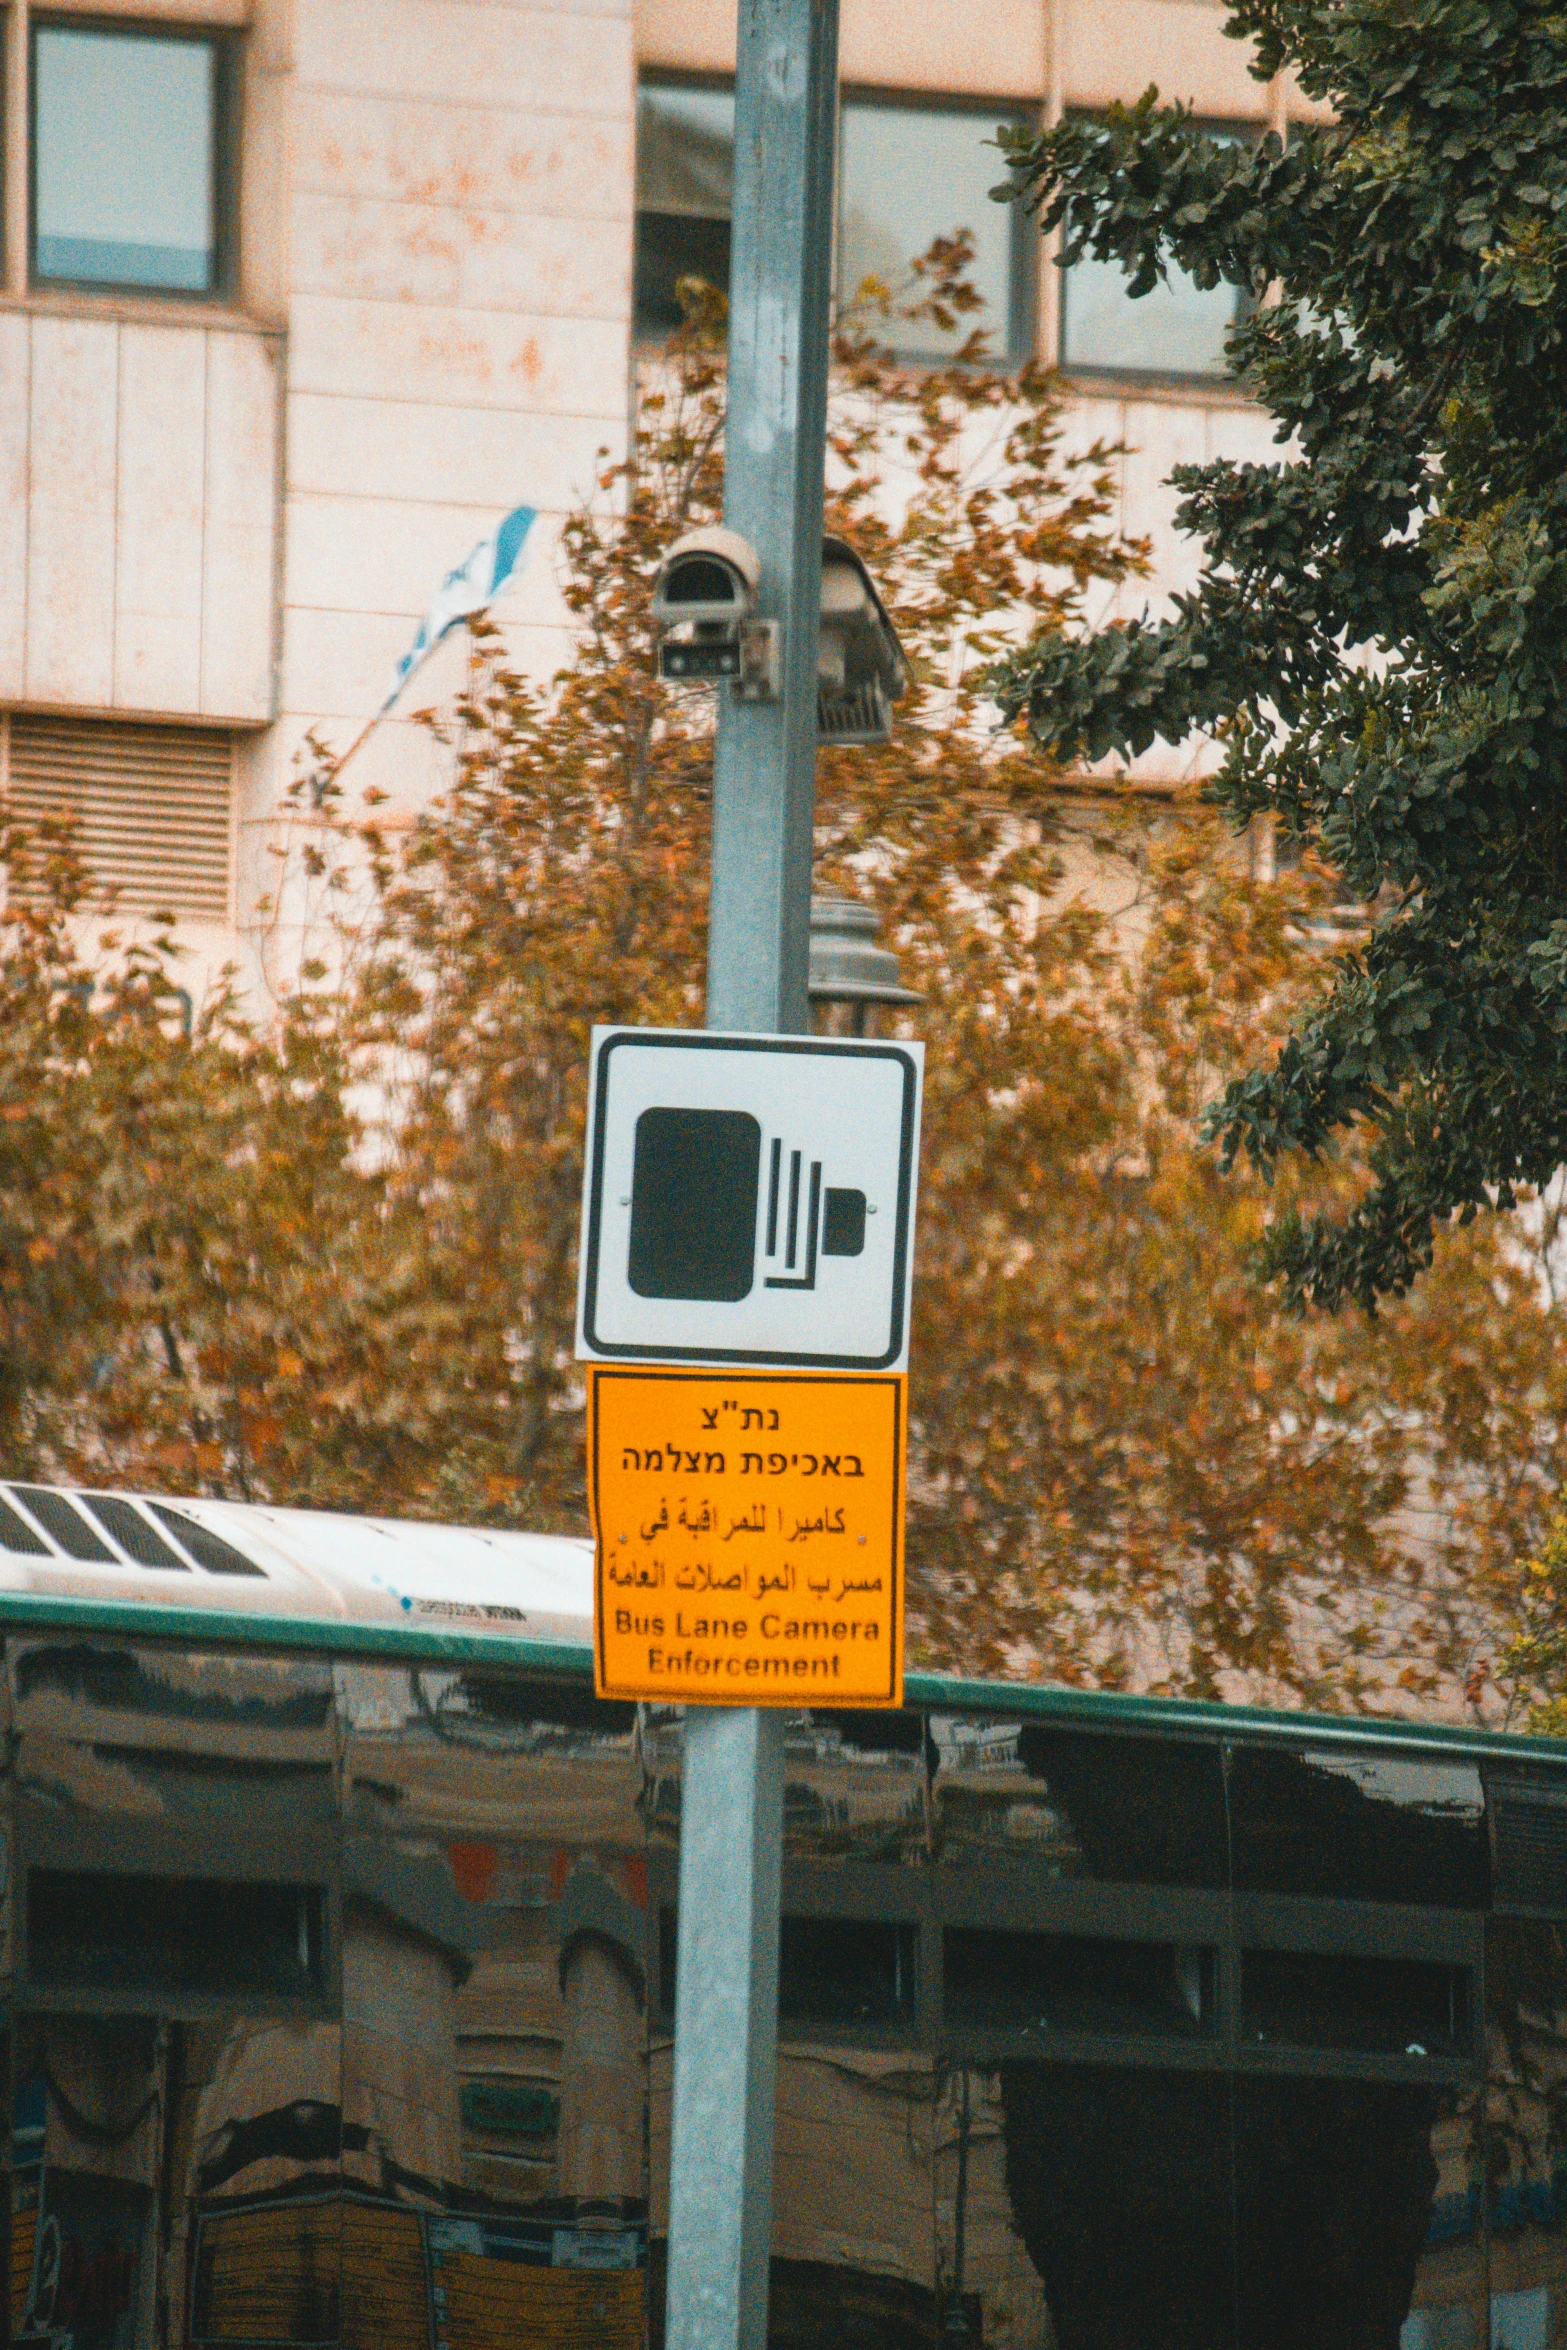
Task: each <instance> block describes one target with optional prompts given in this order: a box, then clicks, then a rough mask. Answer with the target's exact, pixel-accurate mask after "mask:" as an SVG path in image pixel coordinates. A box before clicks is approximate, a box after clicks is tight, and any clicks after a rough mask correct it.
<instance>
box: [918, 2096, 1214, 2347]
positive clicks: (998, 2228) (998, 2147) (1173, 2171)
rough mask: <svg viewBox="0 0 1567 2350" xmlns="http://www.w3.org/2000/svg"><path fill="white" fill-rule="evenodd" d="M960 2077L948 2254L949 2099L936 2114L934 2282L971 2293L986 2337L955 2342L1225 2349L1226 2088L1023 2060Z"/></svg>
mask: <svg viewBox="0 0 1567 2350" xmlns="http://www.w3.org/2000/svg"><path fill="white" fill-rule="evenodd" d="M969 2079H970V2083H971V2086H970V2089H969V2091H968V2098H969V2103H968V2117H969V2129H970V2132H971V2136H970V2141H969V2153H968V2184H967V2197H968V2202H969V2207H970V2216H969V2217H968V2219H967V2220H966V2223H965V2228H964V2235H963V2244H962V2250H961V2257H960V2254H959V2243H958V2229H957V2216H956V2215H957V2210H958V2208H959V2207H960V2206H959V2199H958V2197H957V2184H958V2174H959V2162H958V2142H955V2133H956V2131H957V2129H958V2128H959V2126H960V2124H961V2118H962V2110H963V2109H962V2105H961V2102H960V2103H959V2106H958V2109H957V2112H956V2114H954V2113H953V2112H952V2109H951V2106H950V2104H949V2105H948V2107H947V2108H946V2109H945V2114H944V2145H943V2157H942V2171H941V2178H942V2196H941V2202H940V2209H941V2211H942V2214H943V2222H942V2250H943V2259H944V2263H945V2267H946V2272H947V2275H948V2277H949V2279H951V2280H953V2284H954V2289H956V2286H957V2284H958V2283H959V2281H960V2282H961V2290H962V2293H963V2294H964V2295H968V2294H970V2293H974V2294H976V2295H977V2296H978V2298H979V2301H980V2305H981V2315H982V2322H983V2324H984V2326H985V2327H986V2328H988V2330H986V2331H984V2332H982V2333H981V2332H975V2331H973V2330H972V2329H971V2330H970V2332H969V2335H968V2339H969V2340H970V2341H971V2342H973V2343H974V2344H976V2345H977V2344H979V2343H980V2342H983V2343H984V2344H985V2345H986V2350H989V2345H990V2344H991V2342H992V2340H998V2341H999V2340H1007V2339H1009V2338H1010V2341H1011V2342H1012V2343H1013V2344H1015V2345H1016V2350H1047V2346H1048V2350H1233V2345H1234V2341H1235V2331H1234V2291H1235V2244H1234V2237H1233V2212H1232V2179H1231V2163H1230V2083H1229V2080H1228V2079H1227V2077H1226V2076H1225V2075H1224V2074H1223V2073H1219V2072H1177V2071H1167V2070H1165V2069H1164V2068H1162V2067H1159V2068H1155V2067H1153V2066H1146V2065H1088V2064H1049V2063H1035V2062H1022V2063H1006V2064H1001V2065H999V2066H997V2067H995V2068H994V2070H993V2071H989V2072H981V2073H975V2074H972V2075H970V2076H969ZM961 2094H962V2093H961V2091H960V2099H961ZM991 2131H994V2132H995V2133H996V2136H995V2137H994V2138H992V2137H991V2136H990V2134H989V2133H990V2132H991ZM1002 2193H1004V2196H1005V2213H1003V2210H1002V2208H1001V2200H1000V2198H1001V2195H1002ZM949 2197H950V2200H949ZM1019 2245H1021V2247H1022V2248H1023V2251H1024V2253H1025V2254H1026V2256H1027V2263H1028V2271H1029V2272H1031V2274H1029V2273H1025V2271H1024V2269H1023V2267H1022V2264H1021V2263H1020V2261H1019V2259H1018V2256H1017V2247H1018V2246H1019ZM1041 2301H1042V2302H1043V2306H1044V2311H1045V2313H1046V2318H1047V2320H1048V2322H1047V2323H1041V2320H1040V2316H1039V2305H1040V2302H1041ZM1003 2308H1004V2309H1005V2311H1006V2323H1007V2326H1008V2328H1009V2330H1010V2332H1009V2335H1008V2334H1003V2333H1002V2332H1001V2330H1000V2327H1001V2310H1002V2309H1003ZM959 2338H960V2339H962V2338H963V2337H961V2336H960V2337H959Z"/></svg>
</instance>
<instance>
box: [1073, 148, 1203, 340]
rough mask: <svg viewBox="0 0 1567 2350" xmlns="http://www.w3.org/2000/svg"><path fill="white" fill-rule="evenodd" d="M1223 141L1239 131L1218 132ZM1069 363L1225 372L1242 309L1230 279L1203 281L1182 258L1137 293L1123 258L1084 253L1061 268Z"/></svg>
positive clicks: (1168, 262) (1166, 263)
mask: <svg viewBox="0 0 1567 2350" xmlns="http://www.w3.org/2000/svg"><path fill="white" fill-rule="evenodd" d="M1212 135H1213V136H1214V137H1215V138H1216V139H1218V140H1220V141H1221V142H1228V141H1229V140H1232V139H1233V138H1234V135H1235V134H1234V133H1233V132H1230V133H1225V132H1222V131H1216V132H1214V133H1213V134H1212ZM1060 279H1061V329H1060V358H1061V365H1062V366H1063V367H1102V368H1105V369H1107V370H1111V371H1114V372H1116V373H1125V374H1136V375H1192V376H1222V375H1224V374H1225V373H1226V372H1227V370H1226V364H1225V356H1224V340H1225V336H1226V335H1227V334H1228V332H1229V330H1230V328H1231V327H1232V326H1233V325H1234V323H1235V321H1236V319H1237V318H1238V317H1239V316H1240V311H1241V297H1240V294H1239V292H1238V290H1237V288H1236V287H1234V286H1230V285H1217V286H1206V287H1205V286H1199V285H1198V283H1197V281H1196V279H1195V278H1193V277H1192V276H1190V275H1189V274H1188V272H1187V271H1186V270H1184V269H1182V268H1181V267H1180V265H1179V263H1178V262H1175V261H1171V260H1166V262H1165V274H1164V276H1163V278H1162V279H1161V280H1160V282H1159V283H1158V284H1157V285H1155V286H1153V287H1151V288H1150V290H1149V291H1148V292H1147V293H1146V294H1138V295H1135V296H1134V295H1133V294H1132V292H1131V280H1130V278H1129V277H1128V276H1127V273H1126V272H1125V270H1124V269H1123V268H1122V267H1121V264H1120V263H1119V261H1098V260H1095V259H1094V257H1093V256H1092V255H1091V254H1085V255H1084V256H1083V258H1082V259H1081V260H1080V261H1074V262H1073V263H1072V264H1071V266H1070V267H1069V268H1066V269H1063V270H1062V271H1061V273H1060Z"/></svg>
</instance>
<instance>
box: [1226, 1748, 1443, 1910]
mask: <svg viewBox="0 0 1567 2350" xmlns="http://www.w3.org/2000/svg"><path fill="white" fill-rule="evenodd" d="M1230 1805H1231V1819H1232V1822H1233V1828H1234V1836H1235V1888H1236V1891H1237V1892H1240V1893H1296V1894H1303V1895H1314V1896H1319V1897H1323V1898H1327V1899H1330V1900H1333V1899H1337V1900H1344V1901H1398V1902H1406V1903H1410V1904H1414V1905H1418V1906H1429V1907H1432V1908H1441V1909H1479V1908H1482V1907H1483V1906H1484V1904H1485V1901H1486V1897H1487V1891H1488V1886H1489V1873H1490V1872H1489V1860H1488V1855H1487V1851H1486V1839H1485V1805H1484V1798H1483V1796H1482V1793H1481V1788H1480V1775H1479V1772H1478V1771H1477V1770H1476V1768H1475V1766H1474V1764H1473V1763H1470V1762H1460V1761H1452V1762H1435V1761H1427V1760H1426V1759H1425V1758H1424V1757H1422V1756H1420V1755H1404V1754H1400V1753H1398V1752H1397V1751H1396V1750H1390V1749H1387V1748H1383V1749H1380V1750H1378V1749H1376V1748H1358V1749H1357V1748H1347V1747H1346V1748H1325V1749H1322V1750H1320V1751H1316V1752H1306V1753H1289V1752H1287V1751H1285V1750H1283V1749H1280V1748H1267V1747H1260V1748H1259V1747H1244V1746H1243V1747H1240V1748H1238V1749H1237V1750H1236V1752H1235V1755H1234V1757H1233V1762H1232V1767H1231V1772H1230Z"/></svg>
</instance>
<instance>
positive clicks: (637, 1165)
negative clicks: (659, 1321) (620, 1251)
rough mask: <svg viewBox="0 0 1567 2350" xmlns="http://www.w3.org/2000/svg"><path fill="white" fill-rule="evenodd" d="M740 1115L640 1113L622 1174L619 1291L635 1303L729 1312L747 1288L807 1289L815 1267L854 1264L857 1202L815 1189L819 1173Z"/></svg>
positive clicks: (815, 1161)
mask: <svg viewBox="0 0 1567 2350" xmlns="http://www.w3.org/2000/svg"><path fill="white" fill-rule="evenodd" d="M762 1144H763V1136H762V1128H761V1123H760V1121H759V1120H758V1119H756V1118H753V1117H752V1115H751V1113H750V1111H749V1110H679V1109H650V1110H644V1111H643V1112H642V1115H641V1116H640V1118H638V1120H637V1125H636V1141H635V1147H634V1152H633V1157H632V1167H631V1240H630V1257H629V1263H628V1266H627V1275H626V1277H627V1280H628V1281H629V1283H630V1285H631V1287H632V1289H633V1290H635V1292H636V1294H637V1296H638V1297H649V1298H698V1299H701V1300H703V1301H704V1302H705V1303H709V1304H713V1305H738V1304H739V1303H740V1301H741V1299H742V1298H746V1297H749V1296H750V1294H751V1291H752V1289H753V1288H754V1287H755V1284H756V1276H757V1259H758V1254H760V1258H761V1262H762V1265H763V1266H764V1267H765V1271H764V1272H763V1275H762V1279H763V1283H764V1286H765V1287H766V1288H768V1289H814V1288H815V1287H816V1277H817V1268H818V1263H819V1260H820V1259H821V1258H822V1257H857V1256H859V1255H860V1254H861V1253H862V1252H863V1250H864V1247H865V1219H866V1217H867V1216H873V1215H874V1214H875V1213H876V1211H875V1209H874V1208H873V1207H872V1206H871V1205H870V1203H869V1202H868V1201H867V1199H866V1197H865V1194H864V1192H863V1191H854V1190H850V1189H848V1188H845V1187H843V1186H839V1185H836V1184H824V1183H823V1181H822V1161H821V1160H820V1159H819V1158H815V1157H809V1156H808V1155H807V1152H806V1151H805V1150H804V1149H798V1150H797V1149H793V1148H791V1147H789V1146H787V1145H786V1144H785V1142H784V1139H783V1137H782V1136H781V1135H774V1136H772V1137H771V1139H770V1140H769V1142H768V1145H767V1154H766V1174H765V1183H766V1205H765V1211H764V1209H763V1199H762V1187H763V1182H764V1175H763V1150H762Z"/></svg>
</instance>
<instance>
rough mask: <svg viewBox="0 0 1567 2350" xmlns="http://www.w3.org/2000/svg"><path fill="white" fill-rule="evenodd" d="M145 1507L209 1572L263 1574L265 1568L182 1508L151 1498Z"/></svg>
mask: <svg viewBox="0 0 1567 2350" xmlns="http://www.w3.org/2000/svg"><path fill="white" fill-rule="evenodd" d="M147 1507H148V1508H149V1509H150V1510H151V1511H152V1512H153V1514H154V1516H156V1517H159V1518H161V1519H162V1520H163V1523H164V1524H165V1526H167V1527H168V1529H169V1532H170V1533H171V1534H172V1535H173V1536H174V1539H175V1540H176V1542H178V1543H180V1544H181V1545H182V1547H183V1548H184V1549H186V1550H188V1551H189V1552H190V1555H191V1557H192V1558H193V1559H194V1560H195V1561H196V1564H197V1565H198V1566H200V1567H205V1568H206V1570H207V1572H208V1574H209V1575H263V1576H264V1575H265V1573H266V1569H265V1567H258V1566H257V1565H256V1562H255V1560H254V1559H248V1558H246V1556H245V1554H244V1552H243V1551H242V1550H236V1549H235V1548H234V1546H233V1544H232V1543H231V1542H225V1541H224V1539H223V1537H222V1535H221V1534H214V1533H213V1532H212V1531H211V1529H210V1527H207V1526H198V1525H197V1523H196V1521H195V1519H194V1518H187V1517H186V1515H185V1512H184V1511H183V1510H171V1509H169V1508H167V1507H166V1506H165V1505H164V1503H162V1502H161V1501H150V1502H149V1503H148V1504H147Z"/></svg>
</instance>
